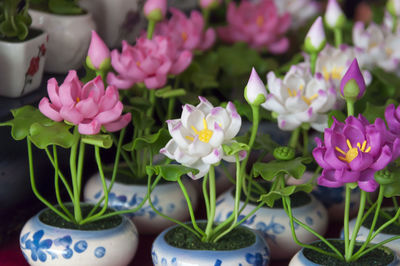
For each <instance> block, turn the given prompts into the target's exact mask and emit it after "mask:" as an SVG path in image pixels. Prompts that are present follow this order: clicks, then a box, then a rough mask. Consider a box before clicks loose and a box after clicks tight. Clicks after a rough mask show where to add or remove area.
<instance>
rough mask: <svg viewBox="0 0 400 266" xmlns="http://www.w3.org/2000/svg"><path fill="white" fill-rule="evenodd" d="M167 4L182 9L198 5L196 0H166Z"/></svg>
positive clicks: (186, 9)
mask: <svg viewBox="0 0 400 266" xmlns="http://www.w3.org/2000/svg"><path fill="white" fill-rule="evenodd" d="M168 6H172V7H175V8H179V9H181V10H184V11H189V10H191V9H194V8H196V7H198V6H199V5H198V1H197V0H168Z"/></svg>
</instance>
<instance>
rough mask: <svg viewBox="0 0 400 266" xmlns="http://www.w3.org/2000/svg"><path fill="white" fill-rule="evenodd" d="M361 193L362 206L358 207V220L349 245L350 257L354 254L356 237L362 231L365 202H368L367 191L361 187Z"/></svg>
mask: <svg viewBox="0 0 400 266" xmlns="http://www.w3.org/2000/svg"><path fill="white" fill-rule="evenodd" d="M360 193H361V194H360V207H359V208H358V213H357V220H356V224H355V226H354V230H353V233H352V234H351V240H350V247H349V256H350V257H351V256H352V254H353V250H354V245H355V243H356V238H357V235H358V232H359V231H360V228H361V225H362V223H361V221H362V218H363V214H364V210H365V202H366V194H367V192H365V191H364V190H362V189H361V192H360Z"/></svg>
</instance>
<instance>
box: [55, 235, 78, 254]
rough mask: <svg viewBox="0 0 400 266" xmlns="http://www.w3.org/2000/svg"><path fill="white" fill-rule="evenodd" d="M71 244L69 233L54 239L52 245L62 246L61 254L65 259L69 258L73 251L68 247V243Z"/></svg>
mask: <svg viewBox="0 0 400 266" xmlns="http://www.w3.org/2000/svg"><path fill="white" fill-rule="evenodd" d="M71 244H72V238H71V236H69V235H66V236H64V237H60V238H57V239H55V240H54V245H55V246H62V247H64V248H65V249H64V250H63V253H62V256H63V257H64V258H65V259H70V258H71V257H72V255H73V254H74V252H73V251H72V249H71V248H70V245H71Z"/></svg>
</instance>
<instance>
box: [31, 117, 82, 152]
mask: <svg viewBox="0 0 400 266" xmlns="http://www.w3.org/2000/svg"><path fill="white" fill-rule="evenodd" d="M70 128H71V126H69V125H67V124H65V123H63V122H54V121H52V123H50V124H48V123H45V124H40V123H34V124H32V125H31V127H30V139H31V140H32V142H33V143H34V144H35V145H36V146H37V147H38V148H39V149H44V148H46V147H47V146H49V145H53V144H54V145H58V146H61V147H63V148H70V147H71V146H72V144H73V143H74V136H73V134H72V133H71V132H70V131H69V129H70Z"/></svg>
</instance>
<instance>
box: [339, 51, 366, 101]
mask: <svg viewBox="0 0 400 266" xmlns="http://www.w3.org/2000/svg"><path fill="white" fill-rule="evenodd" d="M340 92H341V94H342V95H343V97H345V98H348V97H350V98H354V99H360V98H361V97H362V96H363V95H364V93H365V81H364V76H363V74H362V73H361V70H360V67H359V66H358V62H357V59H354V60H353V62H352V63H351V65H350V66H349V68H348V69H347V72H346V73H345V74H344V76H343V78H342V80H341V82H340Z"/></svg>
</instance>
